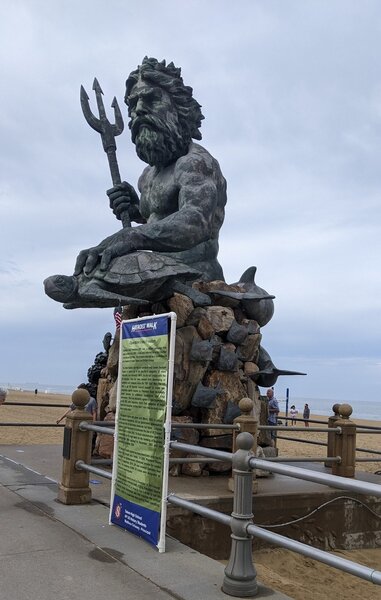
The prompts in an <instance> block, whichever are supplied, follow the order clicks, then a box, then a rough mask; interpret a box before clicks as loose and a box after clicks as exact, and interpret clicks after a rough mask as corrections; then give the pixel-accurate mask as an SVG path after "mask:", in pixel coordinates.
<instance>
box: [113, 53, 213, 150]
mask: <svg viewBox="0 0 381 600" xmlns="http://www.w3.org/2000/svg"><path fill="white" fill-rule="evenodd" d="M139 76H140V77H141V78H142V79H144V80H145V81H148V82H150V83H152V84H153V85H156V86H158V87H161V88H162V89H164V90H165V91H167V92H168V93H169V94H170V96H171V98H172V100H173V103H174V104H175V106H176V109H177V113H178V117H179V122H180V125H181V127H182V128H183V130H185V131H186V132H188V134H189V135H190V137H191V138H194V139H195V140H201V137H202V136H201V132H200V130H199V127H201V121H202V119H204V115H203V114H202V112H201V106H200V104H199V103H198V102H197V101H196V100H195V99H194V98H193V96H192V93H193V89H192V88H191V87H189V86H188V85H184V82H183V78H182V77H181V69H180V68H178V67H175V65H174V64H173V62H171V63H169V64H168V65H167V64H166V61H165V60H162V61H161V62H159V61H158V60H157V59H156V58H148V56H146V57H145V58H144V59H143V62H142V64H141V65H140V66H139V67H138V68H137V69H136V71H132V73H130V75H129V76H128V79H127V81H126V94H125V97H124V101H125V103H126V104H127V106H128V96H129V95H130V93H131V90H132V88H133V87H134V85H135V84H136V83H137V81H138V79H139Z"/></svg>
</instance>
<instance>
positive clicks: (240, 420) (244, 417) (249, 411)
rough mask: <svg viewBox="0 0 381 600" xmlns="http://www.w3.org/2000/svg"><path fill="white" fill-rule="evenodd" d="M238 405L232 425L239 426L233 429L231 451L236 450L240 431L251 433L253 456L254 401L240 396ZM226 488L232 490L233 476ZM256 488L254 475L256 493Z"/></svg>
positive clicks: (254, 450)
mask: <svg viewBox="0 0 381 600" xmlns="http://www.w3.org/2000/svg"><path fill="white" fill-rule="evenodd" d="M238 406H239V409H240V411H241V414H240V416H239V417H236V418H235V419H234V421H233V423H234V425H237V424H238V425H239V426H240V428H239V429H238V430H237V429H234V430H233V444H232V452H236V450H237V445H236V439H237V436H238V435H239V434H240V433H244V432H247V433H251V435H252V436H253V447H252V452H253V454H254V456H255V455H256V451H257V434H258V421H257V419H256V418H255V417H253V407H254V402H253V401H252V399H251V398H242V399H241V400H240V401H239V403H238ZM254 473H255V472H254ZM228 489H229V490H230V491H231V492H233V491H234V480H233V477H230V478H229V482H228ZM257 490H258V483H257V481H256V479H255V475H254V481H253V493H254V494H256V493H257Z"/></svg>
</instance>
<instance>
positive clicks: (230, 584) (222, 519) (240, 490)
mask: <svg viewBox="0 0 381 600" xmlns="http://www.w3.org/2000/svg"><path fill="white" fill-rule="evenodd" d="M236 443H237V451H236V452H235V453H234V454H230V460H231V461H232V463H233V474H234V482H235V485H234V506H233V512H232V514H231V516H230V517H229V516H228V515H225V514H222V513H219V512H218V511H215V510H212V509H210V508H208V507H205V506H200V505H198V504H196V503H195V502H191V501H189V500H186V499H184V498H180V497H179V496H177V495H176V494H170V495H169V496H168V502H169V503H171V504H173V505H175V506H179V507H181V508H184V509H186V510H190V511H192V512H195V513H196V514H199V515H201V516H204V517H207V518H210V519H213V520H215V521H217V522H219V523H223V524H225V525H228V526H230V527H231V530H232V536H231V537H232V548H231V554H230V559H229V562H228V565H227V567H226V569H225V577H224V582H223V586H222V589H223V591H224V592H225V593H227V594H229V595H232V596H240V595H242V596H249V595H255V593H256V592H257V583H256V571H255V567H254V565H253V562H252V546H251V540H252V537H253V536H254V537H258V538H260V539H263V540H265V541H267V542H270V543H272V544H276V545H278V546H282V547H284V548H288V549H290V550H293V551H294V552H298V553H299V554H303V555H304V556H308V557H310V558H313V559H315V560H318V561H320V562H323V563H325V564H327V565H329V566H332V567H335V568H337V569H339V570H341V571H345V572H347V573H351V574H352V575H355V576H357V577H360V578H362V579H365V580H366V581H369V582H372V583H374V584H377V585H381V572H380V571H377V570H375V569H371V568H369V567H366V566H363V565H360V564H358V563H355V562H352V561H350V560H347V559H344V558H341V557H338V556H333V555H332V554H330V553H328V552H325V551H323V550H319V549H317V548H314V547H311V546H308V545H307V544H303V543H301V542H298V541H295V540H292V539H290V538H287V537H286V536H282V535H279V534H276V533H273V532H271V531H270V532H269V531H266V530H265V529H263V528H262V527H260V526H258V525H254V523H253V514H252V483H253V470H254V469H256V468H258V469H262V470H267V471H271V472H273V473H279V474H283V475H287V476H289V477H296V478H299V479H304V480H307V481H312V482H315V483H323V484H325V485H330V486H332V487H336V488H339V489H344V490H351V491H356V492H360V493H362V494H371V495H373V496H377V497H381V485H377V484H372V483H368V482H362V481H354V480H352V479H347V478H342V477H338V476H335V475H328V474H326V473H317V472H315V471H309V470H308V469H303V468H299V467H295V466H290V465H280V464H275V463H274V461H273V460H263V459H257V458H255V457H253V456H252V452H251V448H252V445H253V437H252V436H251V434H249V433H241V434H239V435H238V436H237V440H236ZM170 446H171V448H173V449H176V450H186V451H193V452H196V451H197V452H198V453H199V454H201V455H205V456H208V457H209V456H212V457H213V458H214V459H215V460H218V456H219V455H220V456H221V459H222V460H229V453H226V452H223V453H221V452H220V451H218V450H212V449H210V448H200V447H198V446H193V447H192V446H191V445H190V444H181V443H179V442H171V443H170Z"/></svg>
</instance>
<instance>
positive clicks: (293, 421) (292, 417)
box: [290, 404, 299, 425]
mask: <svg viewBox="0 0 381 600" xmlns="http://www.w3.org/2000/svg"><path fill="white" fill-rule="evenodd" d="M298 412H299V411H298V409H297V408H295V404H293V405H292V406H291V408H290V417H291V425H296V420H295V417H296V415H297V414H298Z"/></svg>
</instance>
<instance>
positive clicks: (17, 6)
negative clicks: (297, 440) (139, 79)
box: [0, 0, 381, 397]
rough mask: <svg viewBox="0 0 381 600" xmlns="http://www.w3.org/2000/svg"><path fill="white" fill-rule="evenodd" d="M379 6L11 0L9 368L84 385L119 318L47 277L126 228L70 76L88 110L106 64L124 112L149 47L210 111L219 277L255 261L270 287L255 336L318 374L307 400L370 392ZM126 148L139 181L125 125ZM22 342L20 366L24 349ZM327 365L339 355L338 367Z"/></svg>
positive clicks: (376, 328) (4, 48)
mask: <svg viewBox="0 0 381 600" xmlns="http://www.w3.org/2000/svg"><path fill="white" fill-rule="evenodd" d="M380 17H381V8H380V6H379V3H377V2H375V1H366V2H363V3H361V6H360V5H359V4H358V3H356V2H353V1H345V2H344V1H341V0H335V1H333V2H330V3H322V2H314V1H313V2H309V3H287V4H286V3H282V2H278V1H272V0H270V1H268V2H266V3H260V2H252V1H249V0H242V1H241V2H240V3H239V4H238V5H237V4H235V5H234V4H232V3H231V2H228V1H227V0H218V1H217V0H210V1H209V2H208V3H205V2H201V0H192V1H191V2H187V3H180V4H179V3H178V2H175V1H174V0H168V1H167V2H165V3H157V2H155V1H154V0H146V2H145V3H144V5H139V6H138V5H136V4H135V5H132V4H131V3H126V2H122V1H121V0H110V2H109V3H108V4H107V9H105V5H104V3H103V2H101V1H100V0H92V1H91V2H90V0H82V1H81V2H75V1H74V0H67V1H66V2H65V3H55V2H52V3H49V2H45V1H43V0H28V1H27V0H18V1H15V2H10V1H8V2H6V1H5V2H3V3H2V5H1V7H0V52H1V56H2V59H1V64H0V73H1V77H2V84H3V90H4V93H3V95H2V112H1V114H0V134H1V140H2V149H1V151H0V170H1V179H0V181H1V183H0V210H1V214H2V221H1V227H2V242H3V243H2V259H1V267H0V282H1V285H2V290H3V293H2V295H1V298H0V305H1V306H0V308H1V311H0V326H1V330H2V337H3V339H4V340H5V344H6V346H7V347H8V352H7V356H6V357H5V359H3V362H2V364H1V367H0V380H2V379H3V380H7V379H8V377H9V376H10V374H12V377H13V378H14V379H15V380H16V379H18V380H20V379H27V378H28V379H31V380H32V381H35V380H41V381H45V382H47V383H48V382H49V381H50V382H51V383H54V381H56V382H59V383H65V381H66V380H67V381H70V382H73V383H75V382H76V381H77V380H78V378H79V379H81V380H82V379H83V376H82V377H79V372H78V371H80V372H81V373H82V372H85V371H84V368H85V369H87V367H88V366H89V360H91V358H92V356H93V355H94V356H95V354H96V351H97V350H96V348H95V346H97V345H98V341H97V340H98V339H101V338H102V337H103V334H104V332H105V330H107V327H108V328H112V325H113V322H112V315H111V313H110V311H102V310H94V311H92V310H88V311H86V310H84V311H64V310H63V309H62V308H61V307H60V305H58V304H57V303H54V302H53V301H51V300H50V299H48V298H47V297H46V296H45V295H44V293H43V288H42V281H43V279H44V278H45V277H46V276H48V275H51V274H53V273H60V272H61V273H65V274H71V273H72V271H73V266H74V262H75V258H76V256H77V254H78V252H79V250H80V249H82V248H87V247H90V246H93V245H95V244H97V243H99V242H100V241H101V240H102V239H103V238H104V237H106V236H107V235H110V234H111V233H112V232H114V231H115V230H116V229H117V226H118V225H117V223H116V222H115V219H114V217H113V215H112V214H111V211H110V210H109V208H108V199H107V196H106V194H105V191H106V190H107V189H108V188H109V187H110V185H111V182H110V175H109V171H108V165H107V159H106V156H105V154H104V152H103V150H102V146H101V141H100V139H99V135H98V134H97V133H96V132H95V131H93V130H91V129H90V127H89V126H88V125H87V123H86V122H85V120H84V118H83V115H82V112H81V108H80V104H79V87H80V85H81V84H83V85H84V86H85V88H86V89H87V91H88V93H89V96H90V103H91V106H92V109H93V110H94V111H95V98H94V97H93V95H92V90H91V86H92V81H93V78H94V76H97V78H98V79H99V81H100V83H101V86H102V89H103V91H104V101H105V106H106V109H107V112H108V114H110V115H112V110H111V107H110V104H111V101H112V98H113V96H114V95H116V96H117V98H118V100H119V102H120V105H121V108H122V112H123V115H124V118H125V121H127V112H126V107H125V106H124V105H123V94H124V82H125V79H126V76H127V75H128V73H129V71H130V70H132V69H134V68H135V67H136V65H137V64H138V63H139V62H140V61H141V59H142V57H143V56H144V55H145V54H148V55H151V56H157V57H158V58H164V57H165V58H167V59H168V60H174V62H175V63H176V64H177V65H181V66H182V67H183V76H184V81H185V83H186V84H188V85H191V86H193V88H194V94H195V97H196V98H197V100H198V101H199V102H200V103H201V104H202V105H203V112H204V114H205V117H206V119H205V121H204V122H203V126H202V132H203V142H202V143H203V144H204V145H205V147H207V148H208V149H209V150H210V152H211V153H212V154H213V155H214V156H215V157H216V158H217V159H218V161H219V163H220V165H221V168H222V171H223V173H224V175H225V177H226V179H227V182H228V205H227V207H226V218H225V223H224V226H223V228H222V230H221V237H220V259H221V262H222V264H223V267H224V271H225V275H226V279H227V280H228V281H230V282H232V281H236V280H238V279H239V277H240V275H241V273H242V272H243V271H244V270H245V269H246V268H247V267H248V266H250V265H256V266H257V267H258V272H257V282H258V284H259V285H261V286H262V287H264V288H265V289H266V290H268V291H269V292H270V293H273V294H275V296H276V301H275V306H276V309H275V315H274V318H273V320H272V321H271V323H270V324H269V325H268V326H266V327H265V328H264V329H263V344H264V346H265V347H266V348H267V349H268V350H269V351H270V354H271V355H272V356H273V358H274V360H275V359H277V360H278V359H281V362H282V363H284V366H285V368H292V365H293V364H294V363H295V365H298V367H297V370H300V369H301V370H303V369H304V368H305V370H308V371H309V375H308V377H305V378H300V381H299V382H298V383H297V384H296V383H295V380H296V379H297V378H294V379H293V380H292V385H297V386H298V389H299V390H300V391H301V394H300V395H305V396H308V395H311V394H309V393H308V392H310V391H311V389H312V388H313V390H314V392H315V391H316V394H317V395H319V394H327V393H328V392H327V391H326V390H327V389H328V388H331V389H332V390H333V389H335V390H336V391H337V392H339V391H340V390H341V391H342V392H344V391H345V394H348V395H351V394H352V396H356V397H357V396H359V395H360V394H362V393H363V391H364V389H365V388H364V387H363V386H362V385H361V377H360V376H357V374H356V378H355V381H353V380H352V379H351V376H350V372H351V371H350V369H351V368H352V367H353V369H354V370H355V371H356V368H355V365H356V364H357V365H359V364H360V365H362V368H364V369H365V368H366V373H367V384H366V385H367V388H366V390H367V393H369V394H371V395H372V397H374V396H375V395H376V393H377V392H376V390H377V389H379V388H377V386H378V385H379V375H378V374H377V373H378V372H377V370H375V369H374V368H373V366H371V365H373V362H372V361H377V360H379V354H378V345H379V344H378V342H379V336H380V333H381V332H380V319H379V314H380V308H381V307H380V298H381V289H380V287H381V286H380V277H379V265H378V262H379V256H380V250H381V248H380V244H381V242H380V241H379V240H380V239H381V236H380V222H381V214H380V212H381V208H380V202H379V198H380V191H379V190H380V188H381V171H380V168H379V157H380V139H381V138H380V133H381V85H380V77H379V71H378V64H377V61H376V60H375V56H377V55H378V54H379V51H380V45H381V42H380V35H379V26H378V23H379V20H380ZM158 24H160V25H159V26H158ZM117 145H118V150H117V154H118V159H119V165H120V170H121V174H122V177H123V179H126V180H128V181H130V182H131V183H132V184H134V185H136V183H137V179H138V177H139V175H140V173H141V170H142V166H143V165H142V163H141V162H140V161H139V160H138V158H137V157H136V155H135V152H134V148H133V146H132V144H131V142H130V140H129V135H128V131H127V129H126V131H125V132H124V133H123V134H122V135H121V136H120V137H119V138H118V140H117ZM110 315H111V316H110ZM110 322H111V325H108V323H110ZM105 328H106V329H105ZM89 329H90V330H91V331H89ZM28 331H29V332H30V335H28V334H27V333H26V332H28ZM37 332H38V336H37ZM36 336H37V338H36ZM21 339H22V344H21V342H20V340H21ZM36 339H38V351H36V343H37V342H36ZM21 348H22V352H24V353H25V354H27V355H28V357H30V358H29V359H28V361H25V360H22V361H20V360H17V358H18V357H19V354H20V352H21V350H20V349H21ZM56 356H57V358H56ZM58 357H59V358H58ZM324 357H326V358H327V360H328V361H331V362H329V364H328V365H326V364H324ZM335 360H336V361H344V363H343V364H342V363H340V367H337V364H338V363H337V364H336V371H335V365H334V362H333V361H335ZM346 360H348V361H353V362H352V363H351V365H352V367H350V366H349V364H348V363H346V362H345V361H346ZM364 361H365V366H364ZM367 361H370V362H369V364H368V362H367ZM64 364H65V367H63V365H64ZM304 364H305V365H307V366H306V367H303V365H304ZM290 365H291V366H290ZM307 367H308V368H307ZM17 369H19V372H17ZM319 369H321V372H320V375H319V374H318V371H319ZM23 370H24V372H26V370H27V371H28V377H27V375H26V374H25V375H23V374H22V371H23ZM32 373H33V374H34V375H33V377H32ZM356 373H357V371H356ZM50 378H52V379H50ZM279 385H283V384H282V383H280V384H279ZM340 393H341V392H340ZM345 394H344V395H345Z"/></svg>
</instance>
